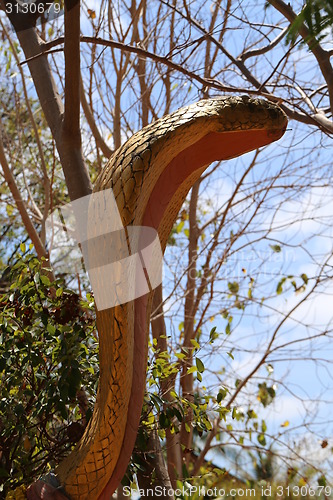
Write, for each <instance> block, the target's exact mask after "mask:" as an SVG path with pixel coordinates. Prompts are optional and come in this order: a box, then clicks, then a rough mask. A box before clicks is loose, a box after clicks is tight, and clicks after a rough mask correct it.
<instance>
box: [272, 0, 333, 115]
mask: <svg viewBox="0 0 333 500" xmlns="http://www.w3.org/2000/svg"><path fill="white" fill-rule="evenodd" d="M269 3H270V4H271V5H272V6H273V7H274V8H275V9H276V10H278V11H279V12H280V13H281V14H282V15H283V16H284V17H285V18H286V19H288V21H289V22H290V23H293V22H294V21H295V19H296V17H297V15H296V14H295V12H294V11H293V9H292V8H291V6H290V4H286V3H284V2H283V1H282V0H269ZM298 32H299V34H300V35H301V37H302V38H303V40H304V41H305V42H306V44H307V45H308V47H309V49H310V50H311V52H312V54H313V55H314V57H315V58H316V60H317V63H318V65H319V67H320V70H321V72H322V75H323V77H324V79H325V81H326V83H327V87H328V93H329V98H330V106H331V111H332V113H333V68H332V65H331V61H330V54H329V52H327V51H326V50H324V49H323V48H322V46H321V45H320V43H319V42H318V41H317V40H316V39H315V38H314V37H313V36H311V35H310V32H309V30H308V29H307V27H306V26H305V24H304V23H302V24H301V25H300V27H299V28H298Z"/></svg>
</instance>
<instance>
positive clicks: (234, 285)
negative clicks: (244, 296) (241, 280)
mask: <svg viewBox="0 0 333 500" xmlns="http://www.w3.org/2000/svg"><path fill="white" fill-rule="evenodd" d="M228 288H229V291H230V293H232V294H233V295H236V294H237V293H238V292H239V284H238V283H237V281H232V282H230V281H229V283H228Z"/></svg>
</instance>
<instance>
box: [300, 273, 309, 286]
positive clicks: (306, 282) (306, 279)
mask: <svg viewBox="0 0 333 500" xmlns="http://www.w3.org/2000/svg"><path fill="white" fill-rule="evenodd" d="M301 278H302V280H303V281H304V283H305V284H306V285H307V284H308V281H309V278H308V277H307V275H306V274H305V273H303V274H301Z"/></svg>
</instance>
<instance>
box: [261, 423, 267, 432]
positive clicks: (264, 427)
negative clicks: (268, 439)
mask: <svg viewBox="0 0 333 500" xmlns="http://www.w3.org/2000/svg"><path fill="white" fill-rule="evenodd" d="M261 430H262V432H264V433H265V432H266V431H267V425H266V422H265V420H263V421H262V422H261Z"/></svg>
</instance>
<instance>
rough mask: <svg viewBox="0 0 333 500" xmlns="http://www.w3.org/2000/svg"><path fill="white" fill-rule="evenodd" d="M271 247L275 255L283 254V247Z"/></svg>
mask: <svg viewBox="0 0 333 500" xmlns="http://www.w3.org/2000/svg"><path fill="white" fill-rule="evenodd" d="M269 246H270V247H271V249H272V250H273V252H275V253H280V252H281V247H280V245H269Z"/></svg>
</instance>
